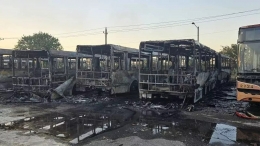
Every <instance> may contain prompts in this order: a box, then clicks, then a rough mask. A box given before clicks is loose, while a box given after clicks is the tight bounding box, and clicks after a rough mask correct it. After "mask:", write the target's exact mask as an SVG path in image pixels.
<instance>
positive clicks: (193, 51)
mask: <svg viewBox="0 0 260 146" xmlns="http://www.w3.org/2000/svg"><path fill="white" fill-rule="evenodd" d="M139 50H140V54H142V53H149V60H148V68H146V69H141V68H140V69H139V94H140V95H139V97H140V98H156V97H159V98H169V97H179V98H182V99H186V97H187V98H193V101H194V102H197V101H198V100H200V99H201V98H202V97H203V95H205V94H206V93H207V92H209V91H210V90H212V89H213V88H214V87H215V86H216V84H217V82H220V83H221V82H226V81H228V77H229V73H226V72H228V71H225V70H227V69H228V67H230V64H229V63H228V60H227V59H224V58H225V56H224V55H221V54H219V53H217V52H216V51H214V50H212V49H210V48H209V47H207V46H204V45H202V44H200V43H199V42H197V41H195V40H193V39H185V40H166V41H145V42H141V43H140V48H139ZM222 67H223V68H222Z"/></svg>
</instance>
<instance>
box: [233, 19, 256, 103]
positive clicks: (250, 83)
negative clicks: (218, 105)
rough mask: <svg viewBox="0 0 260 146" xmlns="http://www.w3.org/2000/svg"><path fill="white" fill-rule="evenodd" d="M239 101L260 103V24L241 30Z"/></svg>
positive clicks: (239, 38) (238, 78)
mask: <svg viewBox="0 0 260 146" xmlns="http://www.w3.org/2000/svg"><path fill="white" fill-rule="evenodd" d="M237 43H238V68H237V83H236V86H237V100H238V101H249V102H260V24H256V25H248V26H243V27H240V28H239V32H238V40H237Z"/></svg>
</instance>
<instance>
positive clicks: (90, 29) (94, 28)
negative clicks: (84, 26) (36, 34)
mask: <svg viewBox="0 0 260 146" xmlns="http://www.w3.org/2000/svg"><path fill="white" fill-rule="evenodd" d="M100 29H104V28H94V29H88V30H80V31H74V32H65V33H58V34H54V35H62V34H71V33H79V32H87V31H93V30H100Z"/></svg>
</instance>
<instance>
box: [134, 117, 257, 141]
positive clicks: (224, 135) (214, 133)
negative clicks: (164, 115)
mask: <svg viewBox="0 0 260 146" xmlns="http://www.w3.org/2000/svg"><path fill="white" fill-rule="evenodd" d="M139 120H140V119H139ZM138 125H146V127H149V128H148V129H146V130H144V129H143V128H141V129H140V131H138V132H135V133H134V134H136V133H139V134H140V135H147V136H148V135H150V136H151V137H154V136H155V135H156V137H163V138H165V139H171V137H172V136H174V137H176V139H178V138H182V137H183V136H188V138H189V135H190V138H195V139H196V140H199V141H203V142H205V143H206V144H210V145H237V144H238V143H246V144H249V143H252V142H255V143H259V142H260V132H259V131H252V130H248V129H241V128H237V127H234V126H229V125H225V124H215V123H208V122H203V121H198V120H187V119H185V120H180V121H178V122H176V121H174V122H165V121H155V120H144V119H141V123H137V124H136V125H133V126H138ZM149 133H150V134H149ZM151 134H152V135H153V136H152V135H151Z"/></svg>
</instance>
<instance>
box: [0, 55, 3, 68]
mask: <svg viewBox="0 0 260 146" xmlns="http://www.w3.org/2000/svg"><path fill="white" fill-rule="evenodd" d="M0 68H4V57H3V55H0Z"/></svg>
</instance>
